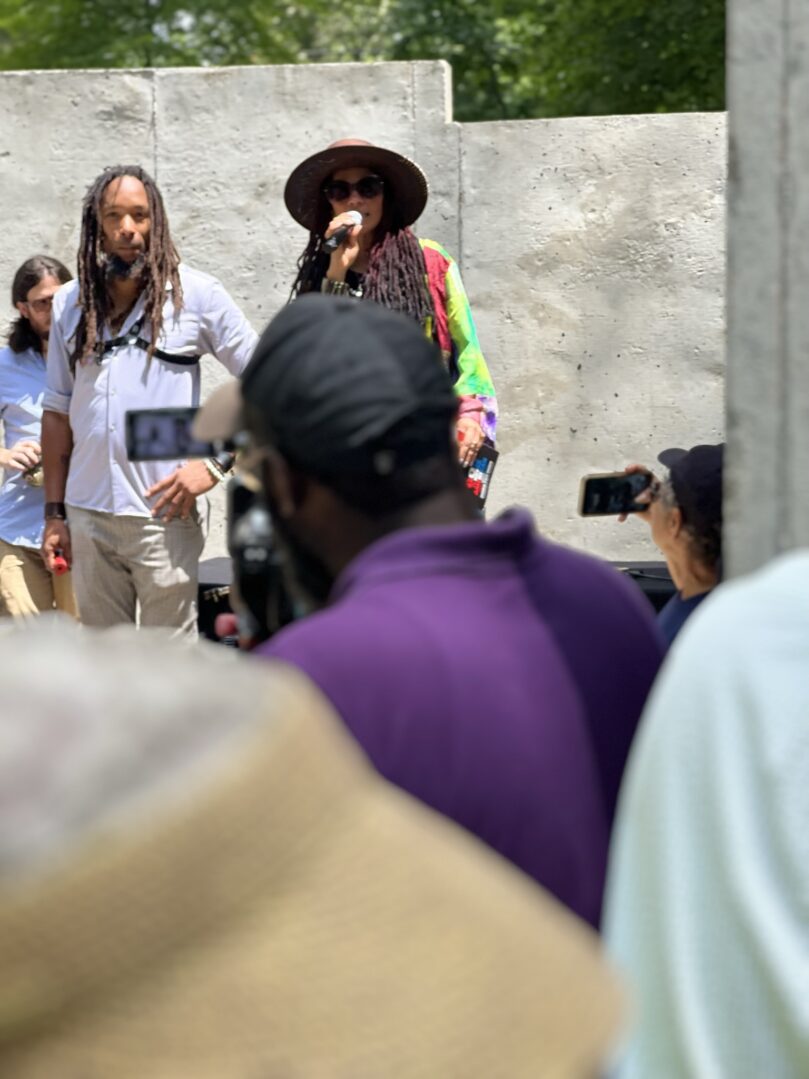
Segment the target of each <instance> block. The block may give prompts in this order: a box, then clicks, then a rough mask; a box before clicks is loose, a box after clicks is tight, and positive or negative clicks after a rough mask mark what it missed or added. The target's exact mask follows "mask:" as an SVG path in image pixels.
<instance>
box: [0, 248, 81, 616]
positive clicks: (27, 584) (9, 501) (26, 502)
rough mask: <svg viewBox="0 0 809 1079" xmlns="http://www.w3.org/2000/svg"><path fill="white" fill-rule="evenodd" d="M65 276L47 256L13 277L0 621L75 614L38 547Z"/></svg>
mask: <svg viewBox="0 0 809 1079" xmlns="http://www.w3.org/2000/svg"><path fill="white" fill-rule="evenodd" d="M69 280H70V271H69V270H68V268H67V267H66V266H65V265H63V263H61V262H60V261H59V260H58V259H55V258H52V257H51V256H50V255H34V256H33V257H32V258H29V259H26V260H25V262H24V263H23V264H22V265H21V266H20V267H19V269H18V270H17V272H16V273H15V274H14V280H13V282H12V285H11V302H12V304H13V305H14V307H15V308H16V311H17V318H16V319H15V320H14V321H13V322H12V324H11V326H10V327H9V332H8V346H7V347H6V348H0V419H2V421H3V445H2V446H0V467H2V469H3V485H2V487H0V615H3V616H6V617H11V618H23V619H25V618H31V617H34V616H35V615H37V614H39V613H40V612H42V611H49V610H52V609H53V608H54V607H56V608H57V609H58V610H61V611H65V612H66V613H67V614H71V615H73V616H75V615H76V601H75V599H74V596H73V585H72V583H71V580H70V575H69V574H60V575H58V576H54V575H53V574H52V573H49V572H48V570H47V568H46V566H45V563H44V561H43V559H42V555H41V554H40V551H39V545H40V543H41V542H42V529H43V522H42V507H43V503H44V498H43V491H42V448H41V446H40V429H41V426H42V399H43V396H44V394H45V357H46V356H47V354H48V339H49V337H50V331H51V307H52V304H53V298H54V296H55V295H56V293H57V292H58V291H59V289H60V288H61V286H62V285H63V284H65V283H66V282H67V281H69Z"/></svg>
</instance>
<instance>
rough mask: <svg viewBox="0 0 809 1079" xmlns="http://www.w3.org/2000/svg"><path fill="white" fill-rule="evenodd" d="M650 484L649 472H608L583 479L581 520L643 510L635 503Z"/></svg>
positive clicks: (642, 507) (643, 505)
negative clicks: (582, 518)
mask: <svg viewBox="0 0 809 1079" xmlns="http://www.w3.org/2000/svg"><path fill="white" fill-rule="evenodd" d="M651 482H652V476H651V473H650V472H610V473H608V474H605V475H598V476H584V477H583V479H582V481H581V493H580V498H579V513H580V514H581V515H582V517H602V516H603V517H606V516H610V515H617V514H620V513H635V512H636V510H642V509H645V508H646V506H645V504H643V503H638V502H637V501H636V499H637V497H638V495H639V494H641V492H642V491H645V490H646V488H647V487H648V486H649V484H650V483H651Z"/></svg>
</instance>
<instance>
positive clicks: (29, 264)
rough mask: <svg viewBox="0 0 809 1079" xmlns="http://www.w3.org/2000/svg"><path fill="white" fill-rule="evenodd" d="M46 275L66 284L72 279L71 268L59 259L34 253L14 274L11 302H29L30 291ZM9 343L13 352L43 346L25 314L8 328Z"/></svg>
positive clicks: (15, 303)
mask: <svg viewBox="0 0 809 1079" xmlns="http://www.w3.org/2000/svg"><path fill="white" fill-rule="evenodd" d="M46 277H55V278H56V280H57V281H58V282H59V283H60V284H61V285H64V283H65V282H66V281H70V280H71V274H70V270H68V268H67V266H65V265H64V264H63V263H61V262H60V261H59V259H55V258H51V257H50V255H34V256H33V258H30V259H26V260H25V262H24V263H23V264H22V266H20V268H19V270H17V272H16V273H15V274H14V280H13V281H12V283H11V303H12V305H13V306H14V307H16V305H17V304H18V303H27V302H28V293H29V292H30V291H31V289H32V288H35V287H36V286H37V285H38V284H39V282H40V281H44V280H45V278H46ZM8 344H9V348H10V349H11V351H12V352H18V353H19V352H25V350H26V349H29V348H33V349H35V350H36V351H37V352H39V350H40V348H41V347H42V346H41V343H40V340H39V334H38V333H37V332H36V331H35V330H34V327H33V326H32V325H31V323H30V322H29V321H28V319H27V318H26V317H25V316H24V315H20V316H19V318H16V319H14V321H13V322H12V323H11V325H10V326H9V329H8Z"/></svg>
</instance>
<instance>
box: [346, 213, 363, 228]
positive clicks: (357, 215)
mask: <svg viewBox="0 0 809 1079" xmlns="http://www.w3.org/2000/svg"><path fill="white" fill-rule="evenodd" d="M347 213H348V216H349V217H353V218H354V224H355V225H361V224H362V214H361V213H360V212H359V210H348V211H347Z"/></svg>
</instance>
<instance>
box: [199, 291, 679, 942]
mask: <svg viewBox="0 0 809 1079" xmlns="http://www.w3.org/2000/svg"><path fill="white" fill-rule="evenodd" d="M456 409H457V401H456V399H455V398H454V395H453V391H452V385H451V382H450V380H449V377H448V376H447V374H446V372H445V370H444V369H443V367H442V364H441V362H440V356H439V354H438V352H437V350H436V347H435V346H434V345H433V344H432V343H431V342H429V341H428V340H426V339H425V338H424V336H423V335H422V333H421V332H420V329H419V327H418V325H417V324H416V323H415V322H413V321H412V320H408V319H407V318H406V317H404V316H402V315H399V314H395V313H392V312H390V311H387V310H385V309H383V308H382V307H380V306H378V305H376V304H355V303H352V302H351V301H350V300H346V299H342V298H338V297H332V296H323V295H317V294H314V295H307V296H304V297H302V298H300V299H298V300H297V301H295V302H294V303H293V304H291V305H290V306H289V307H287V308H285V309H284V310H283V311H282V312H281V313H280V314H279V315H278V316H277V317H276V318H275V319H274V320H273V321H272V322H271V323H270V325H269V326H268V327H267V329H266V330H265V332H264V335H263V337H262V338H261V340H260V342H259V345H258V347H257V349H256V352H255V355H254V357H253V359H252V361H251V362H250V364H249V365H248V367H247V369H246V370H245V372H244V375H243V376H242V380H241V383H240V384H239V383H233V384H232V385H231V386H230V387H229V388H228V387H223V389H222V390H220V391H217V393H216V394H214V396H213V397H212V399H211V400H210V402H209V404H208V405H206V407H205V408H204V409H203V410H202V413H201V415H200V417H199V418H198V422H197V428H196V432H195V433H196V434H197V435H198V436H199V437H203V438H225V437H229V436H233V435H236V434H238V433H241V435H242V437H243V439H246V440H247V444H248V450H247V453H246V456H245V459H244V464H245V467H246V468H247V467H249V468H250V469H251V470H252V471H253V472H254V473H255V475H256V476H257V477H258V478H259V480H260V482H261V485H262V487H263V489H264V493H265V497H266V500H267V503H268V505H269V509H270V512H271V514H272V518H273V523H274V526H275V529H276V532H277V538H278V540H279V543H280V544H281V545H282V547H283V550H284V553H285V561H286V566H287V572H288V576H289V579H290V587H291V588H292V590H293V592H294V594H295V596H296V598H297V600H298V602H299V603H300V604H303V605H304V606H305V608H306V610H307V612H308V613H306V615H305V616H304V617H301V618H299V619H298V620H296V621H295V622H293V623H292V624H291V625H290V626H288V627H287V628H285V629H284V630H282V631H281V632H279V633H277V634H276V635H275V636H273V637H272V638H271V639H270V640H269V641H267V642H266V643H265V644H263V645H261V646H260V647H259V648H258V649H257V652H258V654H259V655H260V656H261V657H263V658H265V659H269V660H276V661H278V660H282V661H284V662H286V663H289V664H292V665H294V666H296V667H298V668H300V669H301V670H303V671H305V672H306V674H308V675H309V677H310V678H311V679H312V680H313V681H314V682H315V683H316V684H317V685H318V686H319V687H320V688H321V690H322V691H323V693H324V694H325V695H326V697H328V698H329V700H330V701H331V702H332V704H333V705H334V707H335V708H336V710H337V712H338V713H339V714H340V715H341V717H342V719H343V720H344V722H345V723H346V725H347V727H348V728H349V729H350V730H351V731H352V733H353V734H354V736H355V737H356V739H357V740H358V742H359V743H360V744H361V745H362V747H363V748H364V749H365V751H366V753H367V754H368V756H369V757H370V759H371V760H372V762H373V763H374V764H375V766H376V767H377V768H378V770H379V771H380V772H381V773H382V775H384V776H385V777H386V778H387V779H389V780H390V781H392V782H393V783H396V784H397V785H399V786H400V787H402V788H404V789H405V790H407V791H409V792H410V793H411V794H414V795H416V796H417V797H419V798H421V799H422V800H423V801H424V802H426V803H427V804H428V805H430V806H432V807H433V808H435V809H437V810H439V811H440V812H442V813H444V814H446V815H447V816H448V817H450V818H452V819H453V820H455V821H457V822H458V823H460V824H462V825H463V826H465V827H466V828H467V829H468V830H469V831H470V832H472V833H474V834H475V835H477V836H479V837H480V838H481V839H482V840H484V841H485V842H486V843H488V844H489V845H490V846H491V847H493V848H494V849H495V850H497V851H499V852H500V853H501V854H502V855H503V856H504V857H506V858H508V859H509V860H510V861H512V862H513V863H515V864H516V865H517V866H519V867H521V868H522V869H523V870H524V871H525V872H526V873H528V874H529V875H530V876H532V877H533V878H534V879H536V880H537V881H539V882H540V883H541V884H543V885H544V886H545V887H546V888H548V889H549V890H550V891H551V892H553V893H554V894H555V895H556V896H557V897H558V898H559V899H560V900H561V901H562V902H564V903H565V904H567V906H569V907H570V908H571V909H572V910H573V911H575V912H576V913H577V914H579V915H580V916H581V917H583V918H585V919H587V920H588V921H589V922H591V923H593V924H597V923H598V920H599V916H600V910H601V896H602V890H603V884H604V875H605V866H606V857H607V844H608V840H609V832H610V826H611V823H612V817H613V813H614V809H615V802H616V797H617V792H618V786H619V783H620V780H621V774H622V772H623V768H624V763H625V760H626V757H627V753H628V751H629V746H630V742H631V740H632V736H633V734H634V731H635V726H636V724H637V721H638V717H639V715H640V713H641V710H642V708H643V704H644V701H645V699H646V695H647V692H648V690H649V687H650V685H651V683H652V681H653V679H654V676H655V673H656V671H657V668H658V665H659V663H660V659H661V655H662V646H661V642H660V640H659V638H658V635H657V632H656V629H655V626H654V622H653V617H652V612H651V609H650V608H649V606H648V604H647V603H646V601H645V600H644V598H643V597H642V595H641V594H640V593H639V592H637V591H636V589H635V588H634V586H633V585H632V584H631V583H629V582H627V581H624V580H623V579H622V578H621V577H620V576H619V574H618V573H616V572H615V571H614V570H613V569H611V568H610V567H608V566H606V565H604V564H602V563H600V562H598V561H596V560H594V559H592V558H589V557H586V556H584V555H581V554H578V553H575V552H574V551H571V550H567V549H565V548H564V547H560V546H557V545H556V544H552V543H550V542H548V541H546V540H544V539H542V538H541V537H540V536H538V535H537V533H536V531H535V528H534V524H533V521H532V519H531V517H530V515H529V514H528V513H527V512H526V511H524V510H519V509H515V510H511V511H509V512H507V513H504V514H503V515H502V516H500V517H499V518H497V519H496V520H494V521H493V522H491V523H487V522H484V521H482V520H481V519H480V517H479V516H478V514H477V511H476V508H475V506H474V502H473V499H472V497H471V495H470V494H469V492H468V491H467V490H466V489H465V487H464V482H463V474H462V472H461V471H460V468H459V466H458V463H457V453H456V451H455V449H454V447H453V438H452V426H453V422H454V419H455V413H456Z"/></svg>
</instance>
